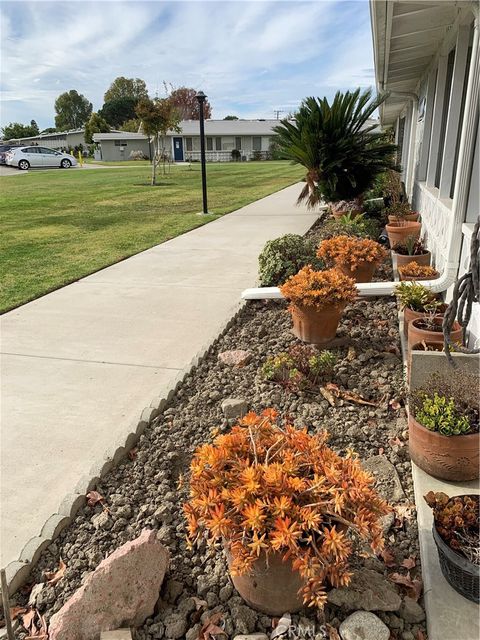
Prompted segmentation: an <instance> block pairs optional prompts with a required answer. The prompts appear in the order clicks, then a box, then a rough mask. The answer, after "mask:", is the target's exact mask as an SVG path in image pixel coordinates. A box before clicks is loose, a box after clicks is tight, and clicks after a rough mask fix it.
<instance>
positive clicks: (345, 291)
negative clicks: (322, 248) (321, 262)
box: [280, 266, 357, 308]
mask: <svg viewBox="0 0 480 640" xmlns="http://www.w3.org/2000/svg"><path fill="white" fill-rule="evenodd" d="M280 290H281V292H282V294H283V296H284V297H285V298H286V299H287V300H289V301H290V302H291V303H292V305H298V306H305V307H317V308H322V307H323V306H325V305H336V304H340V303H344V302H353V301H354V300H355V298H356V297H357V288H356V286H355V281H354V280H353V279H352V278H349V277H348V276H345V275H343V273H341V272H340V271H338V269H328V270H326V271H314V270H313V269H312V268H311V267H310V266H306V267H304V268H303V269H301V270H300V271H299V272H298V273H297V274H296V275H294V276H291V277H290V278H289V279H288V280H287V281H286V282H285V284H283V285H282V286H281V287H280Z"/></svg>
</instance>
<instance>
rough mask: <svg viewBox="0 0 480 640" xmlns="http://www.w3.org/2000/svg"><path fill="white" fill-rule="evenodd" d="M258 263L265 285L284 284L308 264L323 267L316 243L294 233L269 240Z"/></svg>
mask: <svg viewBox="0 0 480 640" xmlns="http://www.w3.org/2000/svg"><path fill="white" fill-rule="evenodd" d="M258 264H259V279H260V284H261V285H262V286H263V287H275V286H278V285H280V284H283V283H284V282H285V281H286V280H287V279H288V278H289V277H290V276H293V275H294V274H295V273H297V272H298V271H299V270H300V269H301V268H302V267H304V266H305V265H307V264H310V265H312V267H313V268H315V269H321V268H322V267H323V263H322V262H321V261H320V260H319V258H317V255H316V248H315V243H314V242H313V241H312V240H307V239H306V238H303V237H302V236H298V235H295V234H293V233H288V234H287V235H285V236H282V237H281V238H276V239H275V240H269V241H268V242H267V244H266V245H265V247H264V248H263V250H262V252H261V254H260V255H259V257H258Z"/></svg>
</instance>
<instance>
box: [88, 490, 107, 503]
mask: <svg viewBox="0 0 480 640" xmlns="http://www.w3.org/2000/svg"><path fill="white" fill-rule="evenodd" d="M86 498H87V505H88V506H89V507H94V506H95V505H96V504H97V503H98V502H100V503H103V501H104V500H105V498H104V497H103V496H102V495H101V494H100V493H98V491H89V492H88V493H87V496H86Z"/></svg>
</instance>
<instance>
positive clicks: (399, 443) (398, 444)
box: [388, 436, 405, 447]
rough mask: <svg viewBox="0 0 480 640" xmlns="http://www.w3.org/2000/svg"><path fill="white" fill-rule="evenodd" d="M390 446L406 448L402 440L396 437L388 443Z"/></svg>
mask: <svg viewBox="0 0 480 640" xmlns="http://www.w3.org/2000/svg"><path fill="white" fill-rule="evenodd" d="M388 444H389V445H390V446H391V447H395V446H396V447H404V446H405V442H402V440H400V438H399V437H398V436H395V438H390V440H389V441H388Z"/></svg>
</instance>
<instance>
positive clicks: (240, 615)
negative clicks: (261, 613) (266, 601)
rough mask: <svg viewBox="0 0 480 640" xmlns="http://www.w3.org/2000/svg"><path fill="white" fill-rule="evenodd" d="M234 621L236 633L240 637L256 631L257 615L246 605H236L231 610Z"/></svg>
mask: <svg viewBox="0 0 480 640" xmlns="http://www.w3.org/2000/svg"><path fill="white" fill-rule="evenodd" d="M231 612H232V620H233V624H234V626H235V633H236V634H238V635H242V634H243V635H248V634H249V633H252V632H253V631H254V630H255V624H256V622H257V614H256V613H255V611H252V609H250V608H249V607H246V606H245V605H242V604H240V605H236V606H234V607H232V608H231Z"/></svg>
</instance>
